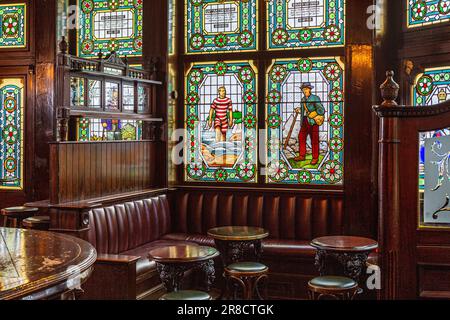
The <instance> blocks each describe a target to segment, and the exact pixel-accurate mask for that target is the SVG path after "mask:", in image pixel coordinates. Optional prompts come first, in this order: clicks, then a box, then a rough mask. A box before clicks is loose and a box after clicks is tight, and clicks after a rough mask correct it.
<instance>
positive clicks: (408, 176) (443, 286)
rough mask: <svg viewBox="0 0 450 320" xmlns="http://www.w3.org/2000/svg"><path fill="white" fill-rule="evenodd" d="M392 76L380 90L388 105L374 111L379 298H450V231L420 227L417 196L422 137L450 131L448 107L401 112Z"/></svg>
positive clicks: (409, 108) (449, 227) (403, 109)
mask: <svg viewBox="0 0 450 320" xmlns="http://www.w3.org/2000/svg"><path fill="white" fill-rule="evenodd" d="M392 76H393V72H389V73H388V79H387V81H386V82H385V83H384V84H383V85H382V95H383V98H384V100H385V101H384V102H383V104H382V105H381V106H375V107H374V111H375V113H376V114H377V116H378V117H379V118H380V140H379V146H380V153H379V187H378V190H379V242H380V248H381V252H380V254H381V256H380V258H381V261H380V264H381V276H382V293H381V295H382V297H381V298H383V299H416V298H450V225H447V226H446V227H445V226H440V227H438V226H436V225H434V226H433V225H431V224H430V225H424V224H422V223H421V222H420V221H421V220H420V200H421V197H420V192H419V142H420V141H419V134H420V133H421V132H429V131H435V130H440V129H446V128H449V127H450V101H447V102H444V103H441V104H437V105H434V106H431V107H412V106H398V105H397V104H396V103H395V101H394V100H395V99H396V98H397V95H398V91H399V86H398V85H397V84H396V83H395V82H394V81H393V80H392ZM442 151H444V150H442ZM444 200H445V199H444ZM447 214H448V213H447Z"/></svg>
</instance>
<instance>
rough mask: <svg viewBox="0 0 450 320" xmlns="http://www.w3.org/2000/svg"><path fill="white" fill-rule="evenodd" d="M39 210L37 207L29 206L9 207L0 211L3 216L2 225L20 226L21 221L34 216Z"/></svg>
mask: <svg viewBox="0 0 450 320" xmlns="http://www.w3.org/2000/svg"><path fill="white" fill-rule="evenodd" d="M38 211H39V209H38V208H31V207H11V208H5V209H2V210H1V211H0V213H1V215H2V216H3V219H4V220H3V226H4V227H16V228H18V227H21V225H22V221H23V220H24V219H26V218H29V217H32V216H34V215H35V214H36V213H37V212H38Z"/></svg>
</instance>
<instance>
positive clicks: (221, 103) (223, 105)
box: [211, 97, 233, 119]
mask: <svg viewBox="0 0 450 320" xmlns="http://www.w3.org/2000/svg"><path fill="white" fill-rule="evenodd" d="M232 105H233V104H232V102H231V99H230V98H227V97H225V98H223V99H221V98H216V99H214V101H213V103H212V105H211V109H213V110H215V111H216V117H217V118H219V119H224V118H226V116H227V111H229V110H230V111H231V110H233V108H232Z"/></svg>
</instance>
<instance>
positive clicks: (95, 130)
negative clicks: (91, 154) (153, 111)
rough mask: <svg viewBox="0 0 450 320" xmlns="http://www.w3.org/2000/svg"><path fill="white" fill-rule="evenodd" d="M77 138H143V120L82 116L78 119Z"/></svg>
mask: <svg viewBox="0 0 450 320" xmlns="http://www.w3.org/2000/svg"><path fill="white" fill-rule="evenodd" d="M77 140H78V141H112V140H142V121H137V120H125V119H122V120H119V119H88V118H81V119H79V120H78V131H77Z"/></svg>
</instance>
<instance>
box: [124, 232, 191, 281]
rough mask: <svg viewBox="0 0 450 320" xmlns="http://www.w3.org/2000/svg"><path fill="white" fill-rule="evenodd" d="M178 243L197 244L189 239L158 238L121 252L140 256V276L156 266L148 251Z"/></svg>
mask: <svg viewBox="0 0 450 320" xmlns="http://www.w3.org/2000/svg"><path fill="white" fill-rule="evenodd" d="M176 245H196V243H195V242H188V241H170V240H157V241H153V242H149V243H146V244H144V245H142V246H140V247H137V248H134V249H131V250H128V251H124V252H121V254H123V255H128V256H136V257H140V259H139V260H138V261H137V263H136V276H140V275H142V274H145V273H147V272H149V271H152V270H154V269H155V268H156V264H155V262H154V261H151V260H149V259H148V253H149V252H150V251H151V250H152V249H155V248H157V247H161V246H176Z"/></svg>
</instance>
